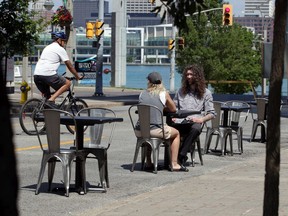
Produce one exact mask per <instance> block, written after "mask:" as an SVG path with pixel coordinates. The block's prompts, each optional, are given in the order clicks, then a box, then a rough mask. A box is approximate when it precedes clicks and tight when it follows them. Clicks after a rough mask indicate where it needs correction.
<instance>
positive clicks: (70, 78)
mask: <svg viewBox="0 0 288 216" xmlns="http://www.w3.org/2000/svg"><path fill="white" fill-rule="evenodd" d="M65 74H66V72H64V73H63V74H62V76H64V75H65ZM64 77H65V78H66V79H68V80H70V81H72V80H76V77H74V76H73V77H67V76H64ZM84 77H85V73H84V72H82V77H81V79H79V80H82V79H83V78H84Z"/></svg>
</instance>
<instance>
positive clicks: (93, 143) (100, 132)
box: [77, 107, 116, 148]
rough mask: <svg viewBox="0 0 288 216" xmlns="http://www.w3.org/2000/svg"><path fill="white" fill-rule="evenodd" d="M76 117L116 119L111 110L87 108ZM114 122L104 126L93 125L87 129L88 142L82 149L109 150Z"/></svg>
mask: <svg viewBox="0 0 288 216" xmlns="http://www.w3.org/2000/svg"><path fill="white" fill-rule="evenodd" d="M77 115H81V116H91V117H93V116H94V117H116V114H115V112H114V111H113V110H111V109H108V108H96V107H89V108H83V109H81V110H80V111H79V112H78V113H77ZM115 125H116V124H115V122H111V123H106V124H95V125H93V126H89V127H88V130H87V131H88V132H89V137H90V140H89V141H88V142H85V143H84V147H85V146H87V145H88V147H90V148H92V147H100V146H101V147H105V148H109V147H110V145H111V143H112V138H113V133H114V129H115Z"/></svg>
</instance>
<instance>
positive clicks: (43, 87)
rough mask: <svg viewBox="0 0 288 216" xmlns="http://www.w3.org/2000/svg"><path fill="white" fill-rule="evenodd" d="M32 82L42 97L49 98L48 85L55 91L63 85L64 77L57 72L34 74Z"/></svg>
mask: <svg viewBox="0 0 288 216" xmlns="http://www.w3.org/2000/svg"><path fill="white" fill-rule="evenodd" d="M34 83H35V85H36V86H37V88H38V89H39V91H40V92H41V93H42V94H43V95H44V97H46V98H47V99H49V98H50V97H51V92H50V87H52V88H53V89H54V90H55V91H57V90H58V89H60V88H61V87H62V86H63V85H65V83H66V78H65V77H63V76H59V75H58V74H55V75H52V76H40V75H34Z"/></svg>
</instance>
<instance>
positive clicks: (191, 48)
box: [176, 11, 261, 94]
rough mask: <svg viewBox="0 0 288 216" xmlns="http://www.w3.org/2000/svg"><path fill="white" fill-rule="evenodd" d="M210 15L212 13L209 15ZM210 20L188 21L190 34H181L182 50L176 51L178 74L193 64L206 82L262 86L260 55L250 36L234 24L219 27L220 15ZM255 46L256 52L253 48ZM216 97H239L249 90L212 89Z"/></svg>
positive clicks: (227, 86) (244, 87)
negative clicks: (203, 74) (216, 94)
mask: <svg viewBox="0 0 288 216" xmlns="http://www.w3.org/2000/svg"><path fill="white" fill-rule="evenodd" d="M210 13H212V12H210ZM213 13H215V15H210V17H208V16H206V15H205V14H202V15H201V17H200V19H199V20H196V19H195V18H193V17H192V18H190V19H189V20H188V27H189V31H188V32H184V33H182V35H181V36H183V37H184V38H185V48H184V49H183V50H177V51H176V53H177V55H176V62H177V66H178V68H179V72H180V73H182V71H183V68H184V67H185V66H186V65H188V64H192V63H198V64H201V65H202V66H203V67H204V71H205V76H206V79H207V80H217V81H222V80H233V81H246V80H249V81H252V82H253V83H254V85H255V86H258V85H259V84H260V82H261V53H260V49H259V43H256V44H254V43H255V42H254V41H255V40H256V38H255V37H254V35H253V33H252V32H250V31H249V30H247V29H246V28H242V27H241V26H239V25H237V24H234V25H233V26H222V23H221V12H219V11H214V12H213ZM253 46H255V49H252V47H253ZM212 86H213V87H214V91H215V92H218V93H237V94H242V93H245V92H247V91H250V90H251V87H250V86H249V84H217V85H212Z"/></svg>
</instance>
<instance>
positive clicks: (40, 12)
mask: <svg viewBox="0 0 288 216" xmlns="http://www.w3.org/2000/svg"><path fill="white" fill-rule="evenodd" d="M45 1H46V0H38V1H35V2H33V3H30V7H31V10H33V11H35V12H37V14H36V15H35V16H34V19H35V20H38V19H40V18H44V19H45V21H46V22H49V21H50V20H51V17H52V16H53V13H54V12H53V11H52V10H50V11H48V10H46V9H45V8H44V3H45Z"/></svg>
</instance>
